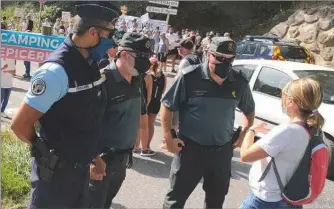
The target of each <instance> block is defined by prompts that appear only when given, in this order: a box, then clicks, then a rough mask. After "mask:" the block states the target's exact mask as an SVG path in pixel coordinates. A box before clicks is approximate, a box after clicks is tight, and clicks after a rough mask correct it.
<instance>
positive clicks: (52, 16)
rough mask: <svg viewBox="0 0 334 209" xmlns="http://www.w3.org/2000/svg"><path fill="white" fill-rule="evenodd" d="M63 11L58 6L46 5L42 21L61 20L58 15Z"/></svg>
mask: <svg viewBox="0 0 334 209" xmlns="http://www.w3.org/2000/svg"><path fill="white" fill-rule="evenodd" d="M60 11H61V8H60V7H57V6H56V5H44V7H43V10H42V13H41V18H42V20H43V19H45V18H48V19H49V20H50V21H51V22H55V21H56V19H57V18H59V16H58V13H59V12H60Z"/></svg>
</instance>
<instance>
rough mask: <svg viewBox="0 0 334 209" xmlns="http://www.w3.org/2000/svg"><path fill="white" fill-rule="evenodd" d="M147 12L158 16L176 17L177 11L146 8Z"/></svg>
mask: <svg viewBox="0 0 334 209" xmlns="http://www.w3.org/2000/svg"><path fill="white" fill-rule="evenodd" d="M146 11H147V12H154V13H160V14H170V15H177V9H169V8H163V7H151V6H148V7H146Z"/></svg>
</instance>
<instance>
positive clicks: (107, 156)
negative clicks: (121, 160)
mask: <svg viewBox="0 0 334 209" xmlns="http://www.w3.org/2000/svg"><path fill="white" fill-rule="evenodd" d="M126 153H127V154H129V159H128V162H127V164H126V168H128V169H130V168H131V167H132V165H133V158H132V149H124V150H115V149H113V148H111V149H108V150H106V151H105V152H103V154H102V155H100V156H101V158H102V160H103V161H104V162H105V163H108V162H110V161H112V160H113V159H114V157H115V155H117V154H126Z"/></svg>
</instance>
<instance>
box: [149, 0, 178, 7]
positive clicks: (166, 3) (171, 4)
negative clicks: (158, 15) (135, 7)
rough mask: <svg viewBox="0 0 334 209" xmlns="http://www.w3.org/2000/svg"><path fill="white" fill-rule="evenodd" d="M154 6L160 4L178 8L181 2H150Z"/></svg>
mask: <svg viewBox="0 0 334 209" xmlns="http://www.w3.org/2000/svg"><path fill="white" fill-rule="evenodd" d="M148 2H150V3H152V4H160V5H165V6H172V7H178V6H179V1H148Z"/></svg>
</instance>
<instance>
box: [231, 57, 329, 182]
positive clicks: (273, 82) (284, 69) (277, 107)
mask: <svg viewBox="0 0 334 209" xmlns="http://www.w3.org/2000/svg"><path fill="white" fill-rule="evenodd" d="M233 69H235V70H241V71H242V72H244V73H245V74H246V75H247V77H248V79H249V85H250V88H251V90H252V94H253V98H254V101H255V117H256V121H255V122H256V123H258V122H260V121H264V122H266V123H267V124H269V127H274V126H276V125H278V124H280V123H282V122H285V121H287V120H288V117H287V116H286V115H285V114H283V112H282V108H281V91H282V89H283V88H284V86H285V85H286V84H287V83H288V82H289V81H291V80H295V79H298V78H302V77H307V76H312V77H313V78H315V79H316V80H318V81H319V82H320V83H321V84H322V87H323V90H324V99H323V103H322V105H321V106H320V108H319V112H320V113H321V114H322V116H323V117H324V118H325V125H324V127H323V132H324V136H325V139H324V141H325V143H326V145H327V146H328V148H329V152H330V155H331V159H330V160H331V162H330V164H329V169H328V178H331V179H332V178H333V179H334V166H333V164H334V160H332V159H333V157H334V155H332V152H333V149H334V69H332V68H328V67H323V66H318V65H313V64H304V63H297V62H289V61H284V62H283V61H273V60H235V61H234V62H233ZM241 120H242V116H241V113H240V111H239V110H237V111H236V117H235V126H236V127H237V126H239V125H241Z"/></svg>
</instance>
